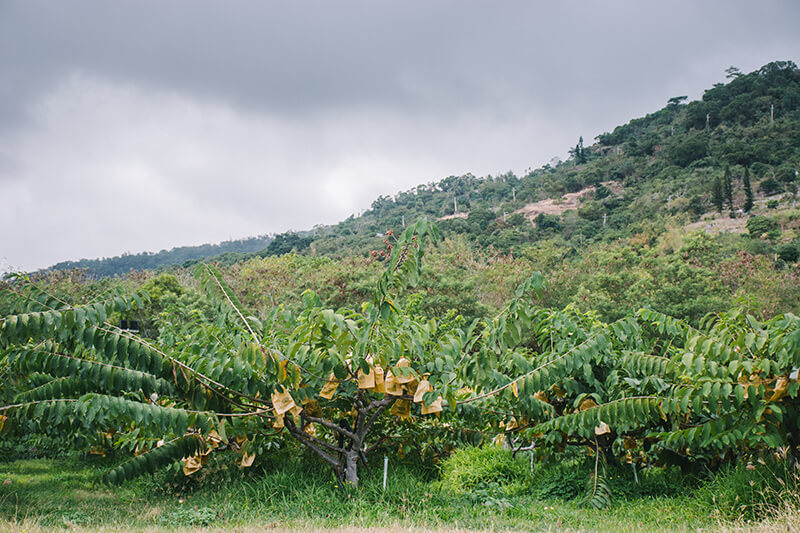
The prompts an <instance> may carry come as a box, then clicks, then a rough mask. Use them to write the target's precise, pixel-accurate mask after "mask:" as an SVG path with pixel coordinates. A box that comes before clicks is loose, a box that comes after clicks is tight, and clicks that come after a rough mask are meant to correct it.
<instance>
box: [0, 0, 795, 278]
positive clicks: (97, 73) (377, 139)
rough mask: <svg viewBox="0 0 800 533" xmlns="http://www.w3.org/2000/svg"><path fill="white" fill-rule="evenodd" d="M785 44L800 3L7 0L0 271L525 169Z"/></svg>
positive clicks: (188, 240) (271, 226)
mask: <svg viewBox="0 0 800 533" xmlns="http://www.w3.org/2000/svg"><path fill="white" fill-rule="evenodd" d="M120 6H122V7H120ZM774 60H792V61H795V62H798V61H800V2H796V1H792V0H785V1H769V0H762V1H760V2H750V1H735V0H733V1H732V0H725V1H705V2H697V1H694V0H692V1H669V2H667V1H663V0H661V1H652V2H649V1H642V0H631V1H613V2H611V1H610V2H599V1H595V2H589V1H586V2H535V1H526V2H522V1H519V2H516V1H503V2H490V1H485V2H471V1H465V0H453V1H436V0H418V1H417V0H403V1H393V2H388V1H387V2H380V1H377V0H364V1H341V0H338V1H322V0H320V1H318V2H312V1H302V0H295V1H286V0H283V1H280V2H271V1H266V0H264V1H244V0H242V1H235V2H230V1H225V2H223V1H221V0H220V1H217V2H211V1H199V0H186V1H167V0H159V1H145V0H136V1H130V2H108V1H104V0H96V1H69V2H68V1H49V2H46V1H36V0H19V1H10V0H0V270H2V269H6V270H7V269H11V268H13V269H26V270H31V269H36V268H41V267H46V266H49V265H52V264H53V263H56V262H58V261H62V260H67V259H80V258H84V257H85V258H95V257H108V256H114V255H119V254H122V253H124V252H130V253H138V252H141V251H159V250H161V249H164V248H172V247H174V246H182V245H191V244H200V243H204V242H218V241H221V240H226V239H230V238H242V237H247V236H252V235H260V234H265V233H278V232H283V231H287V230H290V229H293V230H302V229H310V228H311V227H312V226H314V225H315V224H331V223H336V222H338V221H340V220H342V219H344V218H346V217H348V216H349V215H351V214H357V213H359V212H360V211H361V210H363V209H366V208H369V206H370V204H371V202H372V200H374V199H375V198H376V197H377V196H378V195H382V194H387V195H394V194H396V193H397V192H399V191H402V190H407V189H410V188H412V187H414V186H416V185H418V184H420V183H427V182H430V181H436V180H439V179H442V178H445V177H447V176H450V175H461V174H464V173H467V172H471V173H473V174H475V175H478V176H484V175H487V174H493V175H495V174H498V173H502V172H506V171H508V170H512V171H514V172H516V173H517V174H518V175H521V174H523V173H524V172H525V170H526V169H528V168H536V167H539V166H541V165H543V164H544V163H546V162H548V161H549V160H550V159H551V158H553V157H554V156H558V157H561V158H565V157H566V152H567V149H568V148H569V147H570V146H574V145H575V144H576V142H577V139H578V137H579V136H581V135H582V136H583V137H584V139H585V140H587V141H590V140H591V139H593V138H594V137H595V136H596V135H598V134H599V133H602V132H604V131H610V130H612V129H613V128H614V127H615V126H617V125H619V124H622V123H624V122H627V121H628V120H630V119H631V118H635V117H638V116H642V115H644V114H646V113H648V112H652V111H655V110H657V109H659V108H661V107H662V106H663V105H664V104H665V103H666V101H667V100H668V99H669V98H670V97H672V96H678V95H689V96H690V98H692V99H696V98H699V97H700V96H701V95H702V91H703V89H706V88H708V87H710V86H711V85H712V84H713V83H716V82H722V81H725V74H724V69H725V68H727V67H728V66H730V65H734V66H737V67H738V68H740V69H741V70H742V71H743V72H750V71H752V70H755V69H757V68H759V67H760V66H762V65H763V64H765V63H768V62H770V61H774ZM589 143H590V142H587V144H589Z"/></svg>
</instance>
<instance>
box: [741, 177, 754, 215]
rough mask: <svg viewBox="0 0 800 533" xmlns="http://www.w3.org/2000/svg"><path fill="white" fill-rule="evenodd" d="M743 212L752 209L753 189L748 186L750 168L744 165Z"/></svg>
mask: <svg viewBox="0 0 800 533" xmlns="http://www.w3.org/2000/svg"><path fill="white" fill-rule="evenodd" d="M742 181H743V182H744V212H745V213H749V212H750V210H751V209H753V189H752V187H751V186H750V169H749V168H748V167H744V177H743V178H742Z"/></svg>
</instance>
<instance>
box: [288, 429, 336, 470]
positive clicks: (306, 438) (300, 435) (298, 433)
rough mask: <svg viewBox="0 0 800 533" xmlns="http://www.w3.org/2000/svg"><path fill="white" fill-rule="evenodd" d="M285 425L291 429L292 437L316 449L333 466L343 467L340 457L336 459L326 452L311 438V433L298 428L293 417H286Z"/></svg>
mask: <svg viewBox="0 0 800 533" xmlns="http://www.w3.org/2000/svg"><path fill="white" fill-rule="evenodd" d="M284 425H285V426H286V429H288V430H289V433H290V434H291V435H292V437H294V438H295V439H297V440H298V441H300V443H301V444H303V445H304V446H307V447H308V448H311V449H312V450H314V451H315V452H316V453H317V455H319V456H320V457H322V458H323V459H324V460H325V461H327V462H328V463H330V464H331V466H333V467H334V468H341V467H342V464H341V462H340V461H339V460H338V459H336V458H335V457H333V456H332V455H331V454H329V453H328V452H326V451H325V450H323V449H322V448H320V447H319V446H317V445H316V444H315V443H314V442H313V441H312V440H311V438H310V437H311V435H309V434H307V433H306V432H304V431H302V430H300V429H298V428H297V426H296V425H295V424H294V420H292V419H291V417H287V418H286V419H285V421H284Z"/></svg>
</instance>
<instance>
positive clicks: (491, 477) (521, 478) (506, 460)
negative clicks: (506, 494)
mask: <svg viewBox="0 0 800 533" xmlns="http://www.w3.org/2000/svg"><path fill="white" fill-rule="evenodd" d="M441 472H442V475H441V481H440V482H441V484H442V485H443V486H444V487H445V488H449V489H452V490H454V491H456V492H467V491H471V490H473V489H475V488H478V487H482V488H483V489H485V488H486V486H487V485H496V486H499V487H505V486H514V487H516V490H519V489H521V488H522V487H528V486H530V482H531V475H530V467H529V466H528V461H526V460H525V459H522V458H521V457H517V458H515V457H514V455H513V454H512V453H511V452H510V451H509V450H505V449H502V448H498V447H496V446H484V447H480V448H478V447H466V448H460V449H458V450H456V451H455V452H454V453H453V454H452V455H451V456H450V457H448V458H447V459H445V461H444V462H443V463H442V467H441Z"/></svg>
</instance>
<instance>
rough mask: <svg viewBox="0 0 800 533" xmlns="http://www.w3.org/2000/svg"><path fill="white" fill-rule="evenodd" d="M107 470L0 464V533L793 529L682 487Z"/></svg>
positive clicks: (300, 470) (83, 462)
mask: <svg viewBox="0 0 800 533" xmlns="http://www.w3.org/2000/svg"><path fill="white" fill-rule="evenodd" d="M107 468H108V464H107V463H104V462H103V461H102V460H93V459H87V458H66V459H35V460H20V461H14V462H11V463H0V483H2V485H0V531H13V532H19V533H21V532H23V531H24V532H31V533H34V532H38V531H52V530H63V529H78V530H98V531H117V530H120V529H122V530H126V531H174V530H193V531H197V530H199V529H200V528H202V530H208V531H217V530H219V531H222V530H225V531H231V530H235V531H264V530H268V531H276V532H277V531H316V530H320V529H328V530H331V531H342V532H344V531H352V532H355V531H388V530H391V531H408V532H411V531H497V530H514V531H621V532H624V531H631V532H634V531H635V532H645V531H658V532H665V531H692V532H694V531H698V530H702V531H734V530H737V531H738V530H742V531H744V530H753V531H765V532H766V531H800V515H799V514H798V513H797V512H796V511H795V510H794V507H792V506H788V507H786V509H785V510H784V511H783V513H782V514H780V516H779V517H778V522H760V523H757V524H750V525H743V524H739V525H738V526H737V525H736V524H735V523H731V522H726V521H724V520H722V518H721V515H720V514H719V512H717V511H715V509H714V507H713V505H708V503H703V501H702V500H703V499H702V498H698V496H697V494H698V493H697V492H695V491H691V490H687V491H686V492H685V493H684V494H674V495H673V496H671V497H651V496H635V497H623V498H617V499H616V500H615V502H614V503H612V505H611V506H610V507H609V508H607V509H604V510H594V509H587V508H584V507H582V506H581V505H579V503H577V502H576V501H574V500H573V501H564V500H563V499H559V498H550V499H544V500H542V499H539V498H537V497H536V496H534V495H531V491H530V490H516V491H514V490H512V491H499V492H498V491H496V490H493V489H492V488H491V487H490V488H489V489H486V488H485V487H484V488H476V489H473V490H471V491H469V492H458V491H453V490H451V489H450V488H447V487H446V486H445V484H443V483H441V482H436V481H431V480H430V479H426V476H425V475H424V474H422V473H420V472H417V471H413V470H411V469H408V468H402V467H399V468H396V469H394V471H393V472H392V473H391V476H390V483H389V486H388V488H387V490H386V491H385V492H384V491H383V490H382V488H381V473H380V472H378V471H377V469H376V471H374V472H365V475H364V477H363V480H362V486H361V487H360V488H359V489H358V490H348V491H345V490H342V489H338V488H337V487H336V485H335V484H334V483H333V482H332V478H331V476H330V474H329V472H328V471H327V470H326V469H324V468H322V467H318V468H316V467H315V466H314V465H313V464H311V465H309V464H302V465H290V466H287V467H286V468H283V469H280V470H278V469H275V470H274V471H272V472H265V473H263V474H261V475H258V476H249V477H246V478H242V477H241V476H237V477H238V479H236V480H234V481H226V482H223V481H221V479H216V480H214V479H209V480H208V482H207V483H206V488H204V489H202V490H193V491H189V492H178V491H176V489H175V487H170V486H169V485H168V478H167V476H163V475H161V476H159V475H157V476H154V477H152V478H148V479H140V480H137V481H133V482H129V483H126V484H124V485H123V486H122V487H115V488H109V487H106V486H105V485H103V484H102V483H101V482H100V481H99V479H98V477H99V473H101V472H103V471H105V470H106V469H107ZM342 528H343V529H342ZM737 528H739V529H737ZM758 528H761V529H758ZM775 528H777V529H775ZM787 528H788V529H787Z"/></svg>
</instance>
